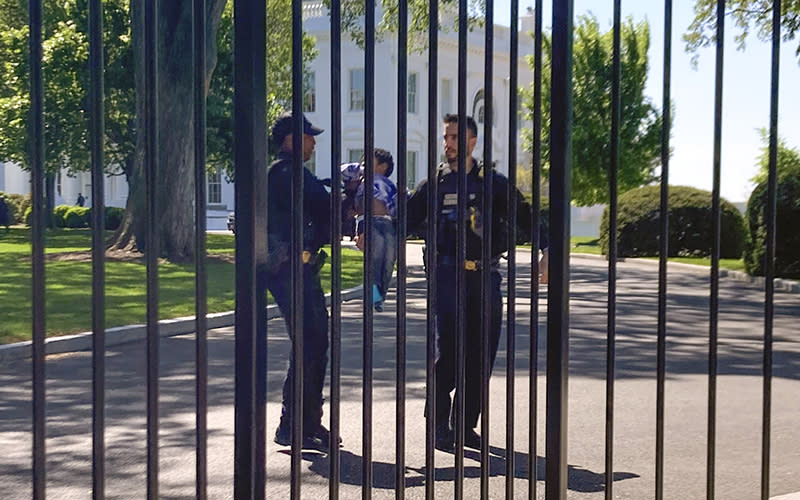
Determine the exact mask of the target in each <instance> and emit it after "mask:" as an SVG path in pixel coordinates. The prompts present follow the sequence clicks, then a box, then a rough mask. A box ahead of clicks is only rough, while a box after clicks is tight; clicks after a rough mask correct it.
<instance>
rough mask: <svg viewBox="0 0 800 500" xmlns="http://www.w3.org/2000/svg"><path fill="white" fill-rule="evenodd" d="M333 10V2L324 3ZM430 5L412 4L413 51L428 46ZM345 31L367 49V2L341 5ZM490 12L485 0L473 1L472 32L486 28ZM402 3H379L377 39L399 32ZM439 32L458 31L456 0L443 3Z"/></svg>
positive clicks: (410, 41) (347, 0) (470, 5)
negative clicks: (486, 18) (365, 36)
mask: <svg viewBox="0 0 800 500" xmlns="http://www.w3.org/2000/svg"><path fill="white" fill-rule="evenodd" d="M323 2H324V4H325V6H326V7H328V8H330V0H323ZM429 8H430V7H429V2H427V1H422V0H411V1H410V2H408V48H409V51H421V50H424V49H425V48H426V47H427V46H428V29H429V26H428V23H429V18H428V13H429ZM341 9H342V10H341V19H342V23H341V26H342V31H344V32H346V33H347V34H348V35H349V36H350V38H351V39H352V40H353V41H354V42H355V43H356V44H357V45H358V46H360V47H363V46H364V14H365V12H366V11H365V3H364V2H363V1H361V0H344V1H343V2H341ZM485 10H486V1H485V0H469V1H468V5H467V18H468V19H467V25H468V26H469V28H470V29H473V28H476V27H480V26H483V25H484V21H485V17H484V15H483V13H484V12H485ZM398 14H399V4H398V3H397V2H396V1H394V0H380V2H379V3H376V9H375V16H376V20H377V23H376V26H375V36H376V38H377V39H378V40H381V39H382V38H383V36H385V35H386V34H388V33H394V32H395V31H397V26H398V22H397V19H398V17H397V16H398ZM438 25H439V26H438V27H439V30H441V31H449V30H453V31H458V2H457V1H456V0H440V1H439V23H438Z"/></svg>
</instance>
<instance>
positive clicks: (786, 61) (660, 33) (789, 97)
mask: <svg viewBox="0 0 800 500" xmlns="http://www.w3.org/2000/svg"><path fill="white" fill-rule="evenodd" d="M543 4H544V6H543V12H542V19H543V24H544V27H545V29H546V30H549V27H550V26H551V25H552V10H551V6H552V2H550V1H547V0H545V1H544V2H543ZM532 5H533V1H532V0H520V6H519V11H520V13H524V12H525V11H526V8H527V7H528V6H532ZM574 5H575V7H574V13H575V16H576V18H577V16H578V15H581V14H586V13H588V12H591V13H592V14H594V16H595V17H596V18H597V20H598V22H599V23H600V27H601V30H603V31H607V30H610V29H611V27H612V21H613V12H614V11H613V8H614V7H613V1H612V0H602V1H599V0H575V4H574ZM693 5H694V2H692V1H680V2H674V3H673V12H672V35H671V39H672V73H671V80H670V86H671V88H670V93H671V97H672V101H673V104H674V110H675V112H674V114H673V125H672V136H671V139H670V146H671V148H672V150H673V154H672V156H671V157H670V163H669V169H670V171H669V183H670V185H673V186H675V185H683V186H693V187H697V188H700V189H706V190H709V191H710V190H711V189H712V187H713V182H714V177H713V159H714V156H713V155H714V85H715V82H714V68H715V62H716V61H715V48H714V47H709V48H706V49H702V50H700V51H699V52H698V54H699V61H698V64H697V67H696V68H693V67H692V65H691V64H690V60H691V57H692V55H691V54H688V53H686V51H685V44H684V42H683V40H682V38H681V37H682V35H683V34H684V33H685V32H686V29H687V27H688V26H689V24H690V23H691V21H692V19H693V18H694V16H693ZM621 9H622V19H623V20H625V19H626V18H627V17H628V16H631V17H632V18H633V21H634V23H637V22H639V21H642V20H643V19H647V21H648V22H649V24H650V53H649V54H648V55H649V59H650V69H649V75H648V81H647V86H646V90H645V92H646V94H647V95H648V96H649V97H650V98H651V99H652V102H653V103H654V104H655V106H656V107H657V108H659V109H660V108H661V104H662V103H661V100H662V72H663V52H664V2H663V1H661V0H636V1H628V2H625V1H622V2H621ZM509 17H510V7H509V0H495V22H496V23H497V24H502V25H505V26H508V24H509ZM725 32H726V33H725V45H724V59H723V90H722V102H723V105H722V136H721V164H720V165H721V167H720V168H721V175H720V192H721V195H722V197H723V198H725V199H727V200H728V201H731V202H742V201H747V199H748V197H749V196H750V192H751V191H752V189H753V184H752V183H751V182H750V179H751V178H752V177H753V175H755V173H756V172H757V171H758V166H757V162H758V160H757V158H758V156H759V154H760V153H761V148H762V142H761V137H760V134H759V132H758V129H759V128H762V127H768V126H769V109H770V102H769V96H770V78H771V77H770V64H771V57H772V56H771V47H770V44H769V43H768V42H762V41H761V40H759V39H758V38H756V37H755V36H754V35H753V34H752V32H751V34H750V36H748V38H747V41H746V48H745V49H744V50H743V51H741V50H737V47H736V44H735V42H734V36H735V35H736V34H738V32H739V30H738V28H736V27H735V26H734V25H733V22H732V20H731V19H730V18H727V19H726V22H725ZM797 44H798V40H796V39H795V40H793V41H789V42H784V43H783V44H782V45H781V54H780V55H781V57H780V79H779V98H778V103H779V111H778V135H779V136H780V137H781V138H783V139H784V140H785V141H786V143H787V145H788V146H790V147H794V148H797V149H800V92H799V91H798V90H800V65H798V59H797V57H796V55H795V50H796V48H797Z"/></svg>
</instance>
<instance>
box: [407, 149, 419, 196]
mask: <svg viewBox="0 0 800 500" xmlns="http://www.w3.org/2000/svg"><path fill="white" fill-rule="evenodd" d="M406 186H407V187H408V189H414V188H415V187H417V152H416V151H407V152H406Z"/></svg>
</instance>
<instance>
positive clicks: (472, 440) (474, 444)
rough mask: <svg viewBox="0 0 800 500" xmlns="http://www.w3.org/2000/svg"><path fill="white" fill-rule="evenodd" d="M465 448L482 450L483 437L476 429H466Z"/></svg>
mask: <svg viewBox="0 0 800 500" xmlns="http://www.w3.org/2000/svg"><path fill="white" fill-rule="evenodd" d="M464 446H466V447H467V448H472V449H473V450H480V449H481V437H480V435H478V433H477V432H475V429H464Z"/></svg>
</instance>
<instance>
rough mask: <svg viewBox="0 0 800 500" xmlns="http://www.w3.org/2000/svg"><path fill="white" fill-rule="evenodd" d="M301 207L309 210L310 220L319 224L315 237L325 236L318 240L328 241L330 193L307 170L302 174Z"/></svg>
mask: <svg viewBox="0 0 800 500" xmlns="http://www.w3.org/2000/svg"><path fill="white" fill-rule="evenodd" d="M303 198H304V199H303V208H304V209H305V210H310V212H311V213H310V214H309V215H310V217H311V220H312V221H314V223H315V224H319V228H318V229H319V231H315V232H316V233H317V237H322V235H326V236H325V238H324V239H325V241H322V242H320V244H323V243H329V239H330V217H331V195H330V193H328V190H327V189H325V185H324V184H322V181H320V180H319V179H317V177H316V176H315V175H314V174H312V173H311V172H309V171H308V170H306V171H305V173H304V176H303Z"/></svg>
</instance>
